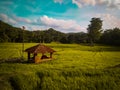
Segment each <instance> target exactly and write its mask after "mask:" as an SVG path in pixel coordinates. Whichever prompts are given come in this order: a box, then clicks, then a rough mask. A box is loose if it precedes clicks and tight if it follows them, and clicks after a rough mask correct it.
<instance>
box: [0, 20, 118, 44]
mask: <svg viewBox="0 0 120 90" xmlns="http://www.w3.org/2000/svg"><path fill="white" fill-rule="evenodd" d="M23 41H24V42H36V43H39V42H41V43H43V42H45V43H51V42H59V43H78V44H79V43H88V42H89V37H88V33H84V32H79V33H62V32H59V31H57V30H54V29H53V28H50V29H48V30H36V31H29V30H22V29H21V28H17V27H13V26H11V25H9V24H7V23H5V22H3V21H0V42H23ZM95 43H100V44H107V45H118V46H119V45H120V29H119V28H114V29H108V30H103V32H102V34H101V36H100V39H99V40H97V41H95Z"/></svg>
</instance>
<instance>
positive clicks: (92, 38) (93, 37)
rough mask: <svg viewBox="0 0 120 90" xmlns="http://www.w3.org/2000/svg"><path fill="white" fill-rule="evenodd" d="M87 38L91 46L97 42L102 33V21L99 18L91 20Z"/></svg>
mask: <svg viewBox="0 0 120 90" xmlns="http://www.w3.org/2000/svg"><path fill="white" fill-rule="evenodd" d="M87 30H88V38H89V42H90V44H91V45H93V43H94V42H96V41H97V40H99V38H100V35H101V32H102V20H101V19H100V18H92V19H91V21H90V24H89V25H88V28H87Z"/></svg>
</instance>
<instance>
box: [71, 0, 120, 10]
mask: <svg viewBox="0 0 120 90" xmlns="http://www.w3.org/2000/svg"><path fill="white" fill-rule="evenodd" d="M72 2H73V3H74V4H76V5H77V6H78V7H79V8H81V7H83V6H86V5H92V6H95V5H96V6H98V5H100V6H106V7H107V8H110V9H114V8H115V9H116V8H117V9H120V0H72Z"/></svg>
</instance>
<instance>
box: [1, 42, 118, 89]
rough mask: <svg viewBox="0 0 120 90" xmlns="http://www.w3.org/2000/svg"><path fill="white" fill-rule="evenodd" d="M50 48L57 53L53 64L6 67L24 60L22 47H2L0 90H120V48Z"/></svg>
mask: <svg viewBox="0 0 120 90" xmlns="http://www.w3.org/2000/svg"><path fill="white" fill-rule="evenodd" d="M33 45H36V43H25V48H28V47H30V46H33ZM46 45H47V46H50V47H51V48H53V49H55V50H56V51H57V52H55V53H54V55H53V58H54V59H53V60H52V61H48V62H44V63H40V64H34V63H8V62H7V63H6V62H4V61H3V60H7V59H9V58H16V57H21V55H22V53H21V47H22V44H20V43H0V60H1V61H2V63H0V90H120V47H112V46H94V47H90V46H83V45H78V44H55V43H52V44H46ZM26 57H27V54H26V53H24V58H25V60H26Z"/></svg>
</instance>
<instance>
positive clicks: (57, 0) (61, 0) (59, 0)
mask: <svg viewBox="0 0 120 90" xmlns="http://www.w3.org/2000/svg"><path fill="white" fill-rule="evenodd" d="M54 2H55V3H60V4H61V3H63V0H54Z"/></svg>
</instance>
